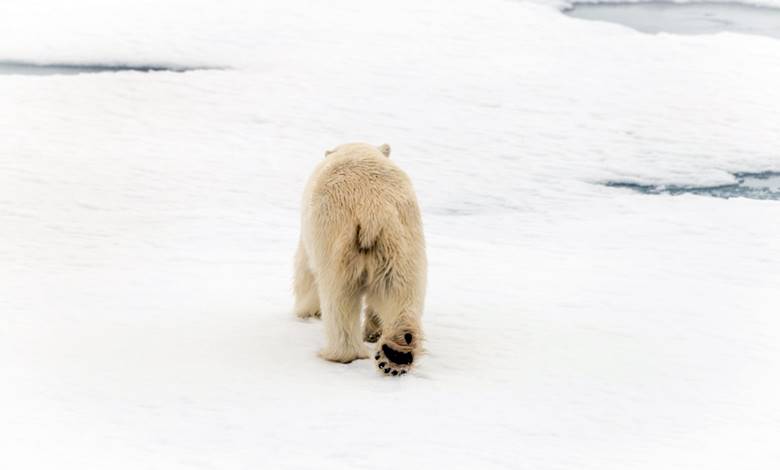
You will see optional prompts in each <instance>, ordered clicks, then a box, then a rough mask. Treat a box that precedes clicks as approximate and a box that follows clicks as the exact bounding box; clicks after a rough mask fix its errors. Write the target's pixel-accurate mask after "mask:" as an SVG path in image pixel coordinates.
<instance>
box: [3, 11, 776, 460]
mask: <svg viewBox="0 0 780 470" xmlns="http://www.w3.org/2000/svg"><path fill="white" fill-rule="evenodd" d="M0 61H7V62H27V63H56V64H93V65H95V64H104V65H144V66H152V65H154V66H160V65H175V66H181V67H199V66H208V67H227V69H225V70H204V71H194V72H186V73H169V72H154V73H140V72H119V73H101V74H81V75H52V76H19V75H2V76H0V383H1V384H2V385H0V468H8V469H31V468H60V469H70V468H73V469H89V468H111V469H121V468H127V469H139V468H160V469H179V468H187V469H191V468H220V469H221V468H234V469H238V468H247V469H249V468H252V469H256V468H285V469H298V468H302V469H303V468H317V469H330V468H334V469H336V468H338V469H343V468H371V469H397V468H424V469H437V468H447V469H474V468H486V469H492V468H496V469H498V468H512V469H524V468H527V469H562V468H567V469H578V470H583V469H584V470H587V469H598V470H603V469H701V468H706V469H720V468H723V469H733V468H740V469H762V470H765V469H769V468H776V467H777V465H778V463H780V446H778V442H780V400H778V398H777V397H778V396H780V315H778V312H780V289H779V288H778V287H779V286H780V203H778V202H777V201H760V200H751V199H744V198H735V199H716V198H708V197H702V196H694V195H686V196H676V197H672V196H663V195H659V196H649V195H641V194H636V193H634V192H632V191H630V190H626V189H616V188H608V187H605V186H603V185H601V184H599V183H602V182H605V181H615V180H619V181H625V182H635V183H638V184H681V185H702V186H707V185H714V184H724V183H728V182H733V181H734V177H733V176H732V174H733V173H735V172H762V171H770V170H774V171H777V170H780V87H778V86H777V84H778V83H780V47H778V42H777V41H776V40H774V39H770V38H765V37H760V36H748V35H738V34H718V35H712V36H676V35H670V34H660V35H657V36H650V35H645V34H641V33H638V32H635V31H633V30H631V29H629V28H625V27H621V26H619V25H612V24H608V23H601V22H591V21H581V20H577V19H573V18H569V17H567V16H565V15H563V14H561V13H560V11H559V10H558V9H557V8H556V7H555V6H553V4H552V3H550V4H538V3H523V2H513V1H498V0H486V1H481V2H476V1H473V0H469V1H461V0H455V1H450V0H448V1H443V0H434V1H431V2H417V1H408V0H399V1H394V2H366V1H365V0H360V1H357V0H344V1H341V0H339V1H333V2H316V1H302V0H292V1H281V0H279V1H276V0H274V1H271V0H268V1H264V2H238V1H205V0H201V1H197V2H194V1H179V0H177V1H168V2H159V3H158V2H152V1H134V2H120V1H116V0H114V1H105V0H101V1H98V0H91V1H88V0H78V1H76V2H55V1H53V0H37V1H21V0H19V1H4V2H2V3H0ZM356 140H359V141H368V142H374V143H376V144H380V143H383V142H389V143H390V144H391V145H392V146H393V158H395V159H396V160H397V161H398V163H399V164H400V165H401V166H402V167H403V168H405V169H406V170H407V172H408V173H409V174H410V176H411V178H412V180H413V181H414V182H415V184H416V187H417V190H418V196H419V199H420V201H421V205H422V208H423V218H424V222H425V227H426V235H427V243H428V250H429V260H430V272H429V280H430V282H429V284H430V287H429V295H428V298H427V306H426V313H425V317H424V325H425V328H426V333H427V336H428V342H427V348H428V350H429V352H428V354H427V356H426V357H424V359H423V360H422V361H421V362H420V364H419V368H418V370H417V371H416V372H415V373H414V374H411V375H409V376H405V377H404V378H403V379H402V380H392V379H388V378H386V377H383V376H380V375H378V374H377V373H376V371H375V370H374V368H373V364H372V363H371V362H369V361H359V362H356V363H353V364H349V365H338V364H331V363H327V362H324V361H322V360H320V359H318V358H317V357H316V354H315V353H316V351H317V350H318V349H319V347H320V346H321V344H322V342H323V332H322V325H321V324H320V323H319V322H299V321H296V320H295V319H294V318H293V316H292V314H291V306H292V299H291V293H290V283H291V273H292V255H293V251H294V249H295V246H296V239H297V232H298V222H299V221H298V208H299V198H300V193H301V190H302V187H303V184H304V181H305V179H306V177H307V176H308V174H309V172H310V171H311V169H312V168H313V166H314V165H315V164H316V162H318V161H319V159H320V158H322V154H323V151H324V150H325V149H328V148H332V147H333V146H335V145H337V144H340V143H342V142H347V141H356Z"/></svg>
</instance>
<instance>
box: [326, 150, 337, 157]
mask: <svg viewBox="0 0 780 470" xmlns="http://www.w3.org/2000/svg"><path fill="white" fill-rule="evenodd" d="M333 152H335V150H326V151H325V156H326V157H327V156H328V155H330V154H331V153H333Z"/></svg>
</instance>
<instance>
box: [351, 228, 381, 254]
mask: <svg viewBox="0 0 780 470" xmlns="http://www.w3.org/2000/svg"><path fill="white" fill-rule="evenodd" d="M381 232H382V227H381V226H378V224H365V223H363V224H361V223H358V224H357V228H356V229H355V244H356V245H357V250H358V252H359V253H362V254H367V253H370V252H371V251H373V250H374V249H375V248H376V245H377V242H378V241H379V234H380V233H381Z"/></svg>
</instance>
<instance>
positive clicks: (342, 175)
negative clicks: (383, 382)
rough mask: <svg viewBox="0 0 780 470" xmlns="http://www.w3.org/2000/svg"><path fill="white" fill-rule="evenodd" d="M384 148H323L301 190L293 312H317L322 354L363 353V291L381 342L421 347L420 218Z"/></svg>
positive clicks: (339, 357)
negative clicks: (322, 157)
mask: <svg viewBox="0 0 780 470" xmlns="http://www.w3.org/2000/svg"><path fill="white" fill-rule="evenodd" d="M389 155H390V147H389V146H388V145H387V144H385V145H382V146H380V147H374V146H371V145H368V144H346V145H342V146H340V147H338V148H336V149H335V150H332V151H329V152H326V158H325V160H324V161H323V162H322V163H320V164H319V165H318V166H317V168H316V169H315V170H314V174H313V175H312V176H311V178H310V180H309V182H308V184H307V186H306V190H305V191H304V196H303V207H302V219H301V238H300V243H299V246H298V252H297V254H296V262H295V313H296V314H297V315H298V316H299V317H302V318H306V317H310V316H316V315H318V313H319V312H321V315H322V319H323V321H324V322H325V332H326V335H327V338H326V345H325V348H324V349H322V351H321V352H320V355H321V356H322V357H324V358H325V359H328V360H331V361H337V362H350V361H352V360H355V359H360V358H365V357H367V355H368V352H367V349H366V347H365V345H364V343H363V333H362V331H361V327H360V311H361V304H362V300H363V298H365V302H366V305H367V310H368V311H371V312H376V317H378V320H379V323H380V326H381V331H382V336H381V339H380V342H379V343H378V344H379V345H380V346H379V347H380V348H381V345H383V344H388V345H391V346H392V347H393V348H394V349H396V350H401V351H410V352H414V353H417V352H418V351H419V350H420V347H421V340H422V336H421V328H420V316H421V315H422V309H423V300H424V297H425V277H426V258H425V242H424V239H423V230H422V223H421V219H420V211H419V209H418V206H417V200H416V198H415V195H414V190H413V189H412V185H411V182H410V181H409V178H408V177H407V176H406V174H405V173H404V172H403V171H402V170H401V169H400V168H398V167H397V166H396V165H395V164H394V163H393V162H392V161H391V160H390V159H389V158H387V157H389ZM372 325H373V326H372ZM366 327H367V329H369V328H375V327H376V322H375V321H374V322H367V324H366ZM369 333H371V332H369V331H367V334H369ZM376 333H377V334H378V331H376ZM405 333H412V334H413V337H414V341H413V342H412V343H410V344H407V343H406V342H404V341H403V340H402V339H401V338H403V337H404V334H405ZM394 370H395V369H394ZM399 370H400V369H399ZM394 374H395V372H394Z"/></svg>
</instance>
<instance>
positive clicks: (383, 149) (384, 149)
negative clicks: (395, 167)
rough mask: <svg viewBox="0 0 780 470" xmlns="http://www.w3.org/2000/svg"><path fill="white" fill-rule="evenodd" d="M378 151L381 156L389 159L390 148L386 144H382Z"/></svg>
mask: <svg viewBox="0 0 780 470" xmlns="http://www.w3.org/2000/svg"><path fill="white" fill-rule="evenodd" d="M379 151H380V152H382V155H384V156H385V157H387V158H390V146H389V145H387V144H382V145H380V146H379Z"/></svg>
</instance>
